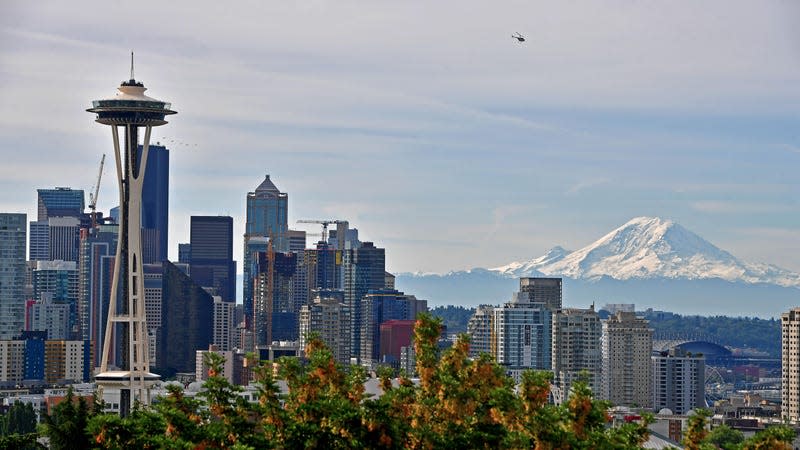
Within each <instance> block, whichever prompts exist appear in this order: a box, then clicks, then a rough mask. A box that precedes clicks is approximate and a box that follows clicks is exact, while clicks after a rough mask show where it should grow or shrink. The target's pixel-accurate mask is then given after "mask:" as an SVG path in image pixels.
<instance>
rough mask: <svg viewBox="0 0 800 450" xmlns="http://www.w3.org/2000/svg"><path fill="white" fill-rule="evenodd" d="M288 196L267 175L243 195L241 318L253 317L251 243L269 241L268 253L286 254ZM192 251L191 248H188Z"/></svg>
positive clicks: (287, 243)
mask: <svg viewBox="0 0 800 450" xmlns="http://www.w3.org/2000/svg"><path fill="white" fill-rule="evenodd" d="M288 210H289V196H288V194H286V193H284V192H281V191H280V190H278V188H277V187H276V186H275V185H274V184H273V183H272V181H270V179H269V175H267V176H266V178H265V179H264V181H262V182H261V184H260V185H259V186H258V187H257V188H256V190H255V191H253V192H249V193H248V194H247V222H246V224H245V231H244V257H243V259H244V261H243V264H244V267H243V269H244V286H243V289H242V293H243V297H244V298H243V299H242V303H244V313H245V316H246V317H247V318H248V319H249V320H251V319H252V315H253V278H254V276H255V274H254V273H253V272H252V270H253V254H254V253H255V252H254V251H253V250H254V249H253V246H251V245H250V241H251V240H263V239H264V238H268V239H269V240H270V241H272V251H275V252H288V251H289V237H288V232H289V223H288ZM192 250H193V251H194V249H192Z"/></svg>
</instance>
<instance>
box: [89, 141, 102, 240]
mask: <svg viewBox="0 0 800 450" xmlns="http://www.w3.org/2000/svg"><path fill="white" fill-rule="evenodd" d="M105 163H106V154H105V153H103V157H102V158H100V170H99V171H98V172H97V183H95V185H94V192H89V209H90V210H91V211H92V229H94V228H97V195H98V194H99V193H100V179H101V178H103V164H105Z"/></svg>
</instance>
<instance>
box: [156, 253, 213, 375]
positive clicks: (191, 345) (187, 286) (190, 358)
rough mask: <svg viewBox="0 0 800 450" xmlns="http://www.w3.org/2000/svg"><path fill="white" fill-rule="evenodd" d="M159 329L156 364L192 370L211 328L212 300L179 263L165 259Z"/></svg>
mask: <svg viewBox="0 0 800 450" xmlns="http://www.w3.org/2000/svg"><path fill="white" fill-rule="evenodd" d="M163 264H164V275H163V288H162V305H161V332H160V333H159V336H158V351H157V355H158V356H157V357H156V364H157V365H158V367H159V368H161V369H162V370H163V371H164V373H168V374H172V373H175V372H194V370H195V358H196V353H195V352H196V351H197V350H206V349H208V345H209V344H210V343H211V341H212V340H211V339H212V335H213V330H214V300H213V299H212V298H211V295H209V294H208V293H207V292H206V291H205V290H203V289H202V288H201V287H200V286H198V285H197V284H196V283H195V282H194V281H193V280H192V279H191V278H190V277H188V276H186V274H184V273H183V272H182V271H181V270H180V269H179V268H178V267H176V266H175V265H174V264H172V263H170V262H169V261H164V263H163Z"/></svg>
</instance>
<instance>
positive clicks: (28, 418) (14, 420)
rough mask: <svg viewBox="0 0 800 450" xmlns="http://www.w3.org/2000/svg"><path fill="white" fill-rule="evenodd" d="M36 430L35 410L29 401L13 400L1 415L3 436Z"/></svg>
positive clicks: (1, 432)
mask: <svg viewBox="0 0 800 450" xmlns="http://www.w3.org/2000/svg"><path fill="white" fill-rule="evenodd" d="M34 432H36V411H35V410H34V409H33V405H31V404H30V403H23V402H21V401H15V402H14V404H13V405H11V408H9V410H8V412H7V413H6V415H5V416H4V417H3V421H2V430H0V434H2V435H3V436H6V435H11V434H28V433H34Z"/></svg>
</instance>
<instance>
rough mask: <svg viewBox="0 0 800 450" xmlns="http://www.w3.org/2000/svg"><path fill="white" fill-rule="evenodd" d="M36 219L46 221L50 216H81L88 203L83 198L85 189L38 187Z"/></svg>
mask: <svg viewBox="0 0 800 450" xmlns="http://www.w3.org/2000/svg"><path fill="white" fill-rule="evenodd" d="M36 196H37V210H38V211H37V212H38V217H37V219H36V220H38V221H40V222H41V221H44V220H47V218H48V217H80V215H81V214H82V213H83V210H84V208H85V207H86V204H85V203H84V200H83V198H84V197H83V189H72V188H68V187H57V188H55V189H37V190H36Z"/></svg>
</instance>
